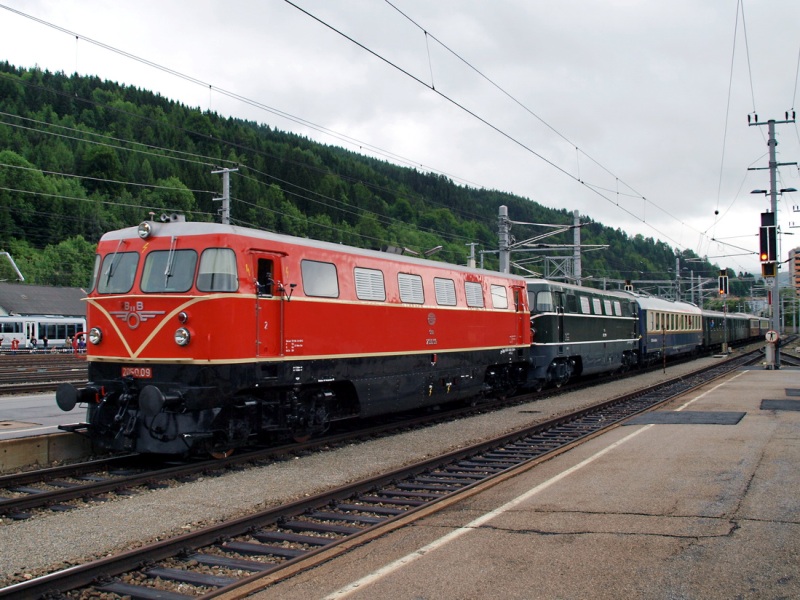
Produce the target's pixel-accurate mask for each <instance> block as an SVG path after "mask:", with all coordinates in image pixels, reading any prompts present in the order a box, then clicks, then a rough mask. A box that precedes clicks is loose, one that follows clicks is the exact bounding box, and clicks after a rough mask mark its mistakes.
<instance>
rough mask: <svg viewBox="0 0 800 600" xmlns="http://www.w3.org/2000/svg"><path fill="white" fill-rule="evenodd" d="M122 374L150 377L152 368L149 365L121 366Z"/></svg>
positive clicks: (124, 375)
mask: <svg viewBox="0 0 800 600" xmlns="http://www.w3.org/2000/svg"><path fill="white" fill-rule="evenodd" d="M122 376H123V377H133V378H135V379H152V378H153V369H152V368H151V367H122Z"/></svg>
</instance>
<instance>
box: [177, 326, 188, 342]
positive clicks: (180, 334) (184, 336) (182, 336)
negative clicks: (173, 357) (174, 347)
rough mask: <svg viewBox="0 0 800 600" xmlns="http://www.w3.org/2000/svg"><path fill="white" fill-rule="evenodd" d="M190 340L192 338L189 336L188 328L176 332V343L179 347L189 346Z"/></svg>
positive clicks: (180, 328)
mask: <svg viewBox="0 0 800 600" xmlns="http://www.w3.org/2000/svg"><path fill="white" fill-rule="evenodd" d="M189 338H191V336H190V335H189V330H188V329H186V327H179V328H178V329H176V330H175V343H176V344H178V346H185V345H186V344H188V343H189Z"/></svg>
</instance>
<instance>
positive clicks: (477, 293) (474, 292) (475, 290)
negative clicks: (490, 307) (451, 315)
mask: <svg viewBox="0 0 800 600" xmlns="http://www.w3.org/2000/svg"><path fill="white" fill-rule="evenodd" d="M464 293H465V294H466V296H467V306H470V307H472V308H483V286H482V285H481V284H480V283H476V282H474V281H465V282H464Z"/></svg>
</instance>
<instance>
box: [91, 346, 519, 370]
mask: <svg viewBox="0 0 800 600" xmlns="http://www.w3.org/2000/svg"><path fill="white" fill-rule="evenodd" d="M527 347H528V346H527V345H525V344H521V345H515V346H482V347H475V346H469V347H466V348H451V349H448V350H436V351H435V352H431V351H430V350H428V351H427V352H426V351H424V350H409V351H407V352H360V353H358V354H320V355H316V356H296V355H292V356H288V357H287V356H273V357H263V358H239V359H231V358H226V359H191V358H170V357H166V358H135V357H127V356H116V357H115V356H103V357H99V356H87V357H86V360H87V361H88V362H98V363H103V362H112V363H125V364H134V363H135V364H163V363H169V364H175V363H179V364H182V365H194V364H203V365H214V364H226V365H227V364H248V363H268V362H301V361H302V362H306V361H313V360H332V359H336V360H339V359H343V358H364V357H369V358H373V357H390V356H411V355H415V356H416V355H425V354H427V355H430V356H432V355H434V354H455V353H459V352H461V353H465V352H469V353H475V352H496V351H500V352H503V351H512V352H513V351H514V350H517V349H522V348H527Z"/></svg>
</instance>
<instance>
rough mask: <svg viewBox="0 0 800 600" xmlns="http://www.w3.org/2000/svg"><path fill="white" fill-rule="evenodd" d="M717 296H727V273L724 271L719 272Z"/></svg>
mask: <svg viewBox="0 0 800 600" xmlns="http://www.w3.org/2000/svg"><path fill="white" fill-rule="evenodd" d="M719 295H720V296H727V295H728V272H727V271H724V270H720V272H719Z"/></svg>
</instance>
